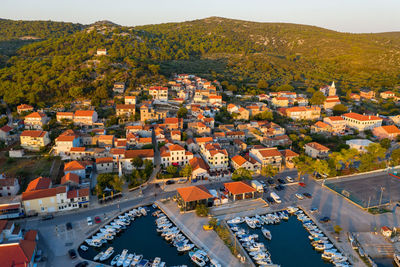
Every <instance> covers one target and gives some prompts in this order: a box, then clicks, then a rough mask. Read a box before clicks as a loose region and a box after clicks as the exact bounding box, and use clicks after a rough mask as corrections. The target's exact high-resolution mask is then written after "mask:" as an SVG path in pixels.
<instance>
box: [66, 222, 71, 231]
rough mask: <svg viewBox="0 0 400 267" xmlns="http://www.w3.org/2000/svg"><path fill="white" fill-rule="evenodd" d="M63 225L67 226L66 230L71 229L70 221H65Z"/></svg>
mask: <svg viewBox="0 0 400 267" xmlns="http://www.w3.org/2000/svg"><path fill="white" fill-rule="evenodd" d="M65 227H67V230H71V229H72V224H71V223H70V222H67V223H66V224H65Z"/></svg>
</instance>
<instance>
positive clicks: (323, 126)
mask: <svg viewBox="0 0 400 267" xmlns="http://www.w3.org/2000/svg"><path fill="white" fill-rule="evenodd" d="M311 133H324V134H328V135H330V134H331V133H332V127H331V126H330V125H329V124H327V123H325V122H322V121H317V122H316V123H315V124H314V125H312V126H311Z"/></svg>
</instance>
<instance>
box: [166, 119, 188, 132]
mask: <svg viewBox="0 0 400 267" xmlns="http://www.w3.org/2000/svg"><path fill="white" fill-rule="evenodd" d="M164 124H165V128H166V129H169V130H179V129H182V128H183V119H182V118H165V119H164Z"/></svg>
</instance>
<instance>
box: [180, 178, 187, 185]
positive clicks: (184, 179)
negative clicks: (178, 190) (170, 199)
mask: <svg viewBox="0 0 400 267" xmlns="http://www.w3.org/2000/svg"><path fill="white" fill-rule="evenodd" d="M186 182H187V179H186V178H182V179H179V180H178V184H184V183H186Z"/></svg>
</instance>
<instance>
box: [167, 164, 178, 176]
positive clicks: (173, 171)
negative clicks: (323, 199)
mask: <svg viewBox="0 0 400 267" xmlns="http://www.w3.org/2000/svg"><path fill="white" fill-rule="evenodd" d="M166 170H167V172H168V173H169V174H172V175H174V174H176V173H177V172H178V168H177V167H175V166H173V165H169V166H168V167H167V169H166Z"/></svg>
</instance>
